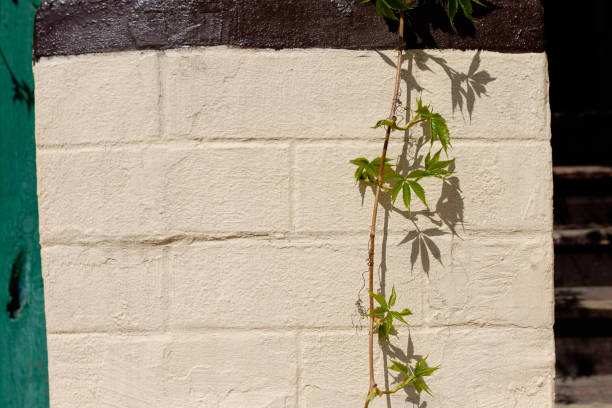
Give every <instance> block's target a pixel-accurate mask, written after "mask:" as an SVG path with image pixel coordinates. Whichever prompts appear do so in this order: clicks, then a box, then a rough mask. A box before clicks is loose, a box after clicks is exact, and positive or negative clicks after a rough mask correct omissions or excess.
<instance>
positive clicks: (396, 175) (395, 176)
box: [382, 172, 404, 183]
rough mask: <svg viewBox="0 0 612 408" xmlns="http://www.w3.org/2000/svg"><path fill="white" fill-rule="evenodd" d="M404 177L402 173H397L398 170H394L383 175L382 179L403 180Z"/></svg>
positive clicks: (387, 181) (385, 180) (389, 180)
mask: <svg viewBox="0 0 612 408" xmlns="http://www.w3.org/2000/svg"><path fill="white" fill-rule="evenodd" d="M403 179H404V178H403V177H402V175H401V174H399V173H396V172H392V173H389V174H387V175H386V176H385V177H383V179H382V181H383V183H389V182H391V181H400V180H403Z"/></svg>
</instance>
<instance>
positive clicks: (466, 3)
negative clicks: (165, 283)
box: [459, 0, 472, 20]
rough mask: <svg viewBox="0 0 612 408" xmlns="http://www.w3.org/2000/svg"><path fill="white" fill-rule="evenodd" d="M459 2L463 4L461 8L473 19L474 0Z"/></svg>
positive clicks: (460, 0) (461, 0)
mask: <svg viewBox="0 0 612 408" xmlns="http://www.w3.org/2000/svg"><path fill="white" fill-rule="evenodd" d="M459 4H460V5H461V9H462V10H463V14H464V15H465V16H466V17H467V18H468V19H469V20H472V0H459Z"/></svg>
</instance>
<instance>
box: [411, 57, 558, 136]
mask: <svg viewBox="0 0 612 408" xmlns="http://www.w3.org/2000/svg"><path fill="white" fill-rule="evenodd" d="M407 55H408V57H407V59H408V61H409V62H410V61H411V60H412V61H413V72H414V76H415V78H416V84H418V86H417V85H416V84H415V85H414V86H415V87H416V88H417V90H421V89H422V91H421V92H420V93H419V94H417V95H414V96H413V100H412V105H414V104H415V103H414V98H416V97H417V96H421V97H422V98H423V101H424V102H425V103H428V104H431V105H432V106H433V108H434V110H435V111H436V112H440V113H442V114H443V115H444V117H445V118H446V119H447V120H448V126H449V129H450V131H451V135H452V136H453V137H455V138H457V139H463V138H470V139H483V140H505V139H522V140H528V139H537V140H549V139H550V112H549V106H548V65H547V59H546V55H545V54H544V53H525V54H507V53H497V52H486V51H475V50H470V51H450V50H425V51H420V50H419V51H410V52H409V53H408V54H407ZM425 67H427V68H425Z"/></svg>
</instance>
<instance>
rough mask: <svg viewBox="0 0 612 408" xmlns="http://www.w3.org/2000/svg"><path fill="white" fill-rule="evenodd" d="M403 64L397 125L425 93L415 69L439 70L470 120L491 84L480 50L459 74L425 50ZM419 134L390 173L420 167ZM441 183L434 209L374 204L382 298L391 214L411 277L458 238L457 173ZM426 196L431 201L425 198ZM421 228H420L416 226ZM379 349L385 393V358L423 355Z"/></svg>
mask: <svg viewBox="0 0 612 408" xmlns="http://www.w3.org/2000/svg"><path fill="white" fill-rule="evenodd" d="M379 55H380V56H381V58H382V59H383V60H384V61H385V62H386V63H387V64H389V65H390V66H392V67H395V63H394V62H393V61H392V60H391V59H390V58H389V57H388V56H387V55H385V54H383V53H379ZM403 62H404V64H405V66H406V68H405V69H402V72H401V78H402V81H403V82H404V83H405V85H406V86H405V89H406V90H407V94H406V95H400V102H399V103H398V105H399V106H398V110H397V111H396V117H397V120H398V121H402V120H406V117H407V116H409V115H410V110H411V104H412V103H413V102H412V101H413V100H414V99H415V97H414V94H415V93H416V94H419V93H421V92H423V91H424V90H425V89H424V87H423V86H421V85H420V84H419V83H418V82H417V80H416V77H415V75H414V74H413V70H414V69H415V68H416V69H419V70H428V71H431V70H432V69H431V64H432V63H433V64H437V65H438V66H440V67H441V68H442V69H443V71H444V72H445V74H446V75H447V76H448V78H449V79H450V85H451V86H450V94H451V99H452V106H453V111H454V110H455V109H458V110H459V111H461V113H462V116H463V114H464V112H465V113H467V114H468V115H469V117H470V120H471V117H472V113H473V111H474V107H475V105H476V103H477V100H478V98H481V97H483V96H485V95H487V94H486V86H487V84H488V83H490V82H491V81H493V80H495V78H492V77H491V76H490V75H489V74H488V73H487V71H485V70H484V69H482V68H481V63H482V61H481V58H480V51H478V52H476V53H475V54H474V56H473V57H472V60H471V63H470V66H469V67H468V68H467V72H461V71H459V70H457V69H454V68H453V67H451V66H449V64H448V63H447V61H446V60H445V59H443V58H441V57H437V56H434V55H430V54H428V53H427V52H425V51H410V52H407V53H406V54H405V58H404V60H403ZM421 131H422V136H420V137H414V136H413V135H412V134H411V133H412V132H411V131H406V132H404V138H403V145H402V151H401V153H400V154H399V156H398V157H397V160H396V162H395V171H396V172H398V173H400V174H402V175H404V176H405V175H406V174H408V173H409V172H410V171H412V170H414V169H416V168H419V167H422V166H423V162H424V158H425V156H426V154H427V153H428V152H429V149H430V147H429V146H430V134H429V129H428V128H427V127H426V126H424V125H423V126H422V129H419V130H417V133H419V134H421ZM459 160H460V158H459ZM449 169H450V170H454V164H452V165H451V167H449ZM441 183H442V186H441V190H440V195H439V197H438V199H437V200H436V203H435V205H434V206H431V207H430V209H428V210H421V211H407V210H405V209H401V208H400V206H399V205H398V206H395V205H393V203H392V202H391V197H390V193H388V192H387V193H385V194H382V195H381V198H380V205H381V206H382V207H383V219H382V224H383V225H382V227H383V228H382V236H381V258H380V264H379V269H378V275H379V282H380V290H381V294H382V295H384V296H388V292H389V289H388V288H387V286H386V275H387V262H386V258H387V249H388V242H389V218H390V215H391V214H392V213H395V214H398V215H401V216H402V217H404V218H405V219H406V220H408V221H409V222H410V224H411V225H412V226H413V228H411V229H410V231H409V232H408V233H407V234H406V235H405V236H404V238H403V239H402V240H401V241H400V242H399V243H398V244H397V245H398V246H402V245H410V248H411V254H410V262H411V273H414V267H415V266H416V265H417V263H418V262H419V259H420V265H421V267H422V268H423V271H424V272H425V273H426V274H427V275H429V273H430V270H431V266H432V262H437V263H439V264H440V265H442V266H444V263H443V259H442V254H441V251H440V248H439V246H438V244H437V243H436V241H437V240H438V239H439V237H444V236H448V235H450V236H451V237H457V238H459V239H461V237H460V235H459V230H460V229H461V227H463V222H464V201H463V196H462V191H461V183H460V174H459V175H452V176H450V177H448V178H446V179H444V180H443V181H441ZM359 189H360V193H361V195H362V200H363V197H364V195H365V193H366V190H367V189H368V186H367V185H366V184H363V183H360V186H359ZM370 189H372V191H374V188H373V187H372V186H370ZM428 198H429V199H431V197H428ZM362 204H363V201H362ZM430 204H431V203H430ZM423 224H425V225H426V226H422V225H423ZM366 273H367V272H366ZM365 286H366V285H365V275H364V284H363V288H365ZM363 288H362V291H363ZM360 293H361V292H360ZM358 298H359V296H358ZM356 304H357V307H358V310H359V312H360V314H361V316H363V314H364V313H363V312H364V309H365V308H364V304H363V303H362V302H361V301H360V300H358V301H357V302H356ZM381 347H382V352H383V361H384V369H385V384H384V385H385V389H389V388H391V387H392V386H393V383H397V382H398V381H399V380H400V379H399V378H395V377H394V375H393V374H392V373H390V372H389V370H388V364H389V361H390V360H391V359H393V360H398V361H400V362H402V363H404V364H407V365H410V363H412V364H414V362H415V361H418V360H420V359H422V358H423V356H421V355H417V354H415V351H414V346H413V343H412V337H410V336H409V339H408V343H407V345H406V348H405V349H402V348H400V347H397V346H394V345H393V344H390V343H385V344H383V345H381ZM404 392H405V394H406V401H407V402H410V403H412V404H414V407H418V408H426V407H427V403H426V402H424V401H421V399H420V395H419V394H418V393H417V392H416V391H415V390H414V389H413V388H411V387H408V388H406V389H404ZM386 401H387V406H388V407H389V408H391V397H390V396H389V395H387V398H386Z"/></svg>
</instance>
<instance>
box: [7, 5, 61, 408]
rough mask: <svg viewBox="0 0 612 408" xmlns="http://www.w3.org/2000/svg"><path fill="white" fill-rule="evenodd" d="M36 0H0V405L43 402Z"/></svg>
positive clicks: (36, 407)
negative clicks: (34, 64)
mask: <svg viewBox="0 0 612 408" xmlns="http://www.w3.org/2000/svg"><path fill="white" fill-rule="evenodd" d="M38 5H39V2H38V1H31V0H0V407H2V408H43V407H44V408H47V407H48V406H49V382H48V376H47V341H46V327H45V313H44V312H45V309H44V297H43V295H44V291H43V281H42V275H41V266H40V245H39V236H38V200H37V196H36V150H35V149H36V148H35V140H34V79H33V75H32V40H33V35H32V33H33V29H34V15H35V13H36V9H37V8H38Z"/></svg>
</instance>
